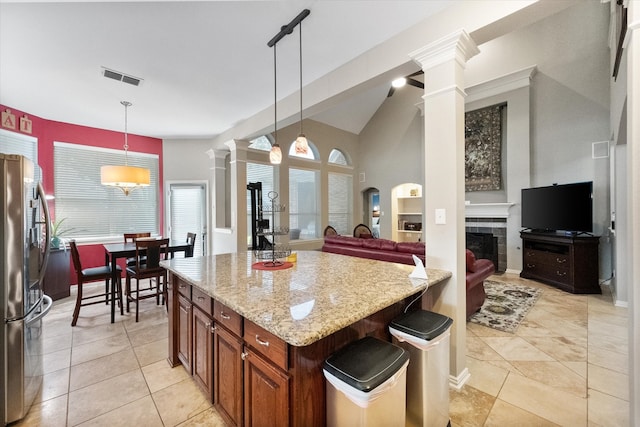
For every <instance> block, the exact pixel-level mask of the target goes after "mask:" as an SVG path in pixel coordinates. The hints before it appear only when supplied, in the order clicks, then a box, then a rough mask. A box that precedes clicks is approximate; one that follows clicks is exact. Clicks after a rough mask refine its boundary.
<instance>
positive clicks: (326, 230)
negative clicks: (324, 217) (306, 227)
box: [324, 225, 338, 236]
mask: <svg viewBox="0 0 640 427" xmlns="http://www.w3.org/2000/svg"><path fill="white" fill-rule="evenodd" d="M335 234H338V232H337V231H336V229H335V228H333V227H332V226H330V225H327V226H326V227H325V228H324V235H325V236H332V235H335Z"/></svg>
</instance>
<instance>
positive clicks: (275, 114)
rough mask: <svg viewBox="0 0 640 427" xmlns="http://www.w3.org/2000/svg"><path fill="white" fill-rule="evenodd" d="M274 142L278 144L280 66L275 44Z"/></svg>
mask: <svg viewBox="0 0 640 427" xmlns="http://www.w3.org/2000/svg"><path fill="white" fill-rule="evenodd" d="M273 129H274V132H273V139H274V141H273V144H274V145H277V144H278V67H277V65H276V45H275V44H274V45H273Z"/></svg>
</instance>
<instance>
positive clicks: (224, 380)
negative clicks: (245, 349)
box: [213, 324, 243, 426]
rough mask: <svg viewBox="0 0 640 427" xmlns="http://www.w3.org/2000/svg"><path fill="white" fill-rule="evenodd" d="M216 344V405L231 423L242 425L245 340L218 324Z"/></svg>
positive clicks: (228, 422)
mask: <svg viewBox="0 0 640 427" xmlns="http://www.w3.org/2000/svg"><path fill="white" fill-rule="evenodd" d="M213 342H214V351H213V354H214V358H215V360H214V363H213V366H214V375H213V378H214V387H213V391H214V402H215V405H216V409H217V410H218V413H219V414H220V415H221V416H222V417H223V418H224V419H225V421H226V422H227V424H231V425H234V426H240V425H242V400H243V399H242V340H241V339H240V338H239V337H237V336H235V335H233V334H232V333H230V332H229V331H227V330H226V329H225V328H223V327H222V326H220V325H218V324H216V326H215V328H214V335H213Z"/></svg>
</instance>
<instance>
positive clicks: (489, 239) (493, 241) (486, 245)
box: [466, 232, 500, 271]
mask: <svg viewBox="0 0 640 427" xmlns="http://www.w3.org/2000/svg"><path fill="white" fill-rule="evenodd" d="M466 240H467V242H466V247H467V249H469V250H470V251H471V252H473V253H474V255H475V256H476V259H478V258H485V259H489V260H491V262H493V265H494V267H495V269H496V271H500V269H499V268H498V238H497V237H496V236H494V235H493V234H492V233H477V232H475V233H474V232H467V233H466Z"/></svg>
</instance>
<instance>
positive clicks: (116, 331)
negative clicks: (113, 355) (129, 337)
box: [73, 321, 125, 347]
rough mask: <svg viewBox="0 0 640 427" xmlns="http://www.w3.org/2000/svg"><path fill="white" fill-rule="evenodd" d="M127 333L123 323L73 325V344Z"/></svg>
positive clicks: (86, 342)
mask: <svg viewBox="0 0 640 427" xmlns="http://www.w3.org/2000/svg"><path fill="white" fill-rule="evenodd" d="M124 333H125V330H124V326H122V323H120V322H116V323H107V324H105V325H97V326H87V325H82V324H80V321H78V324H76V326H74V327H73V346H74V347H76V346H78V345H82V344H88V343H91V342H94V341H100V340H103V339H105V338H111V337H114V336H120V335H123V334H124Z"/></svg>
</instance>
